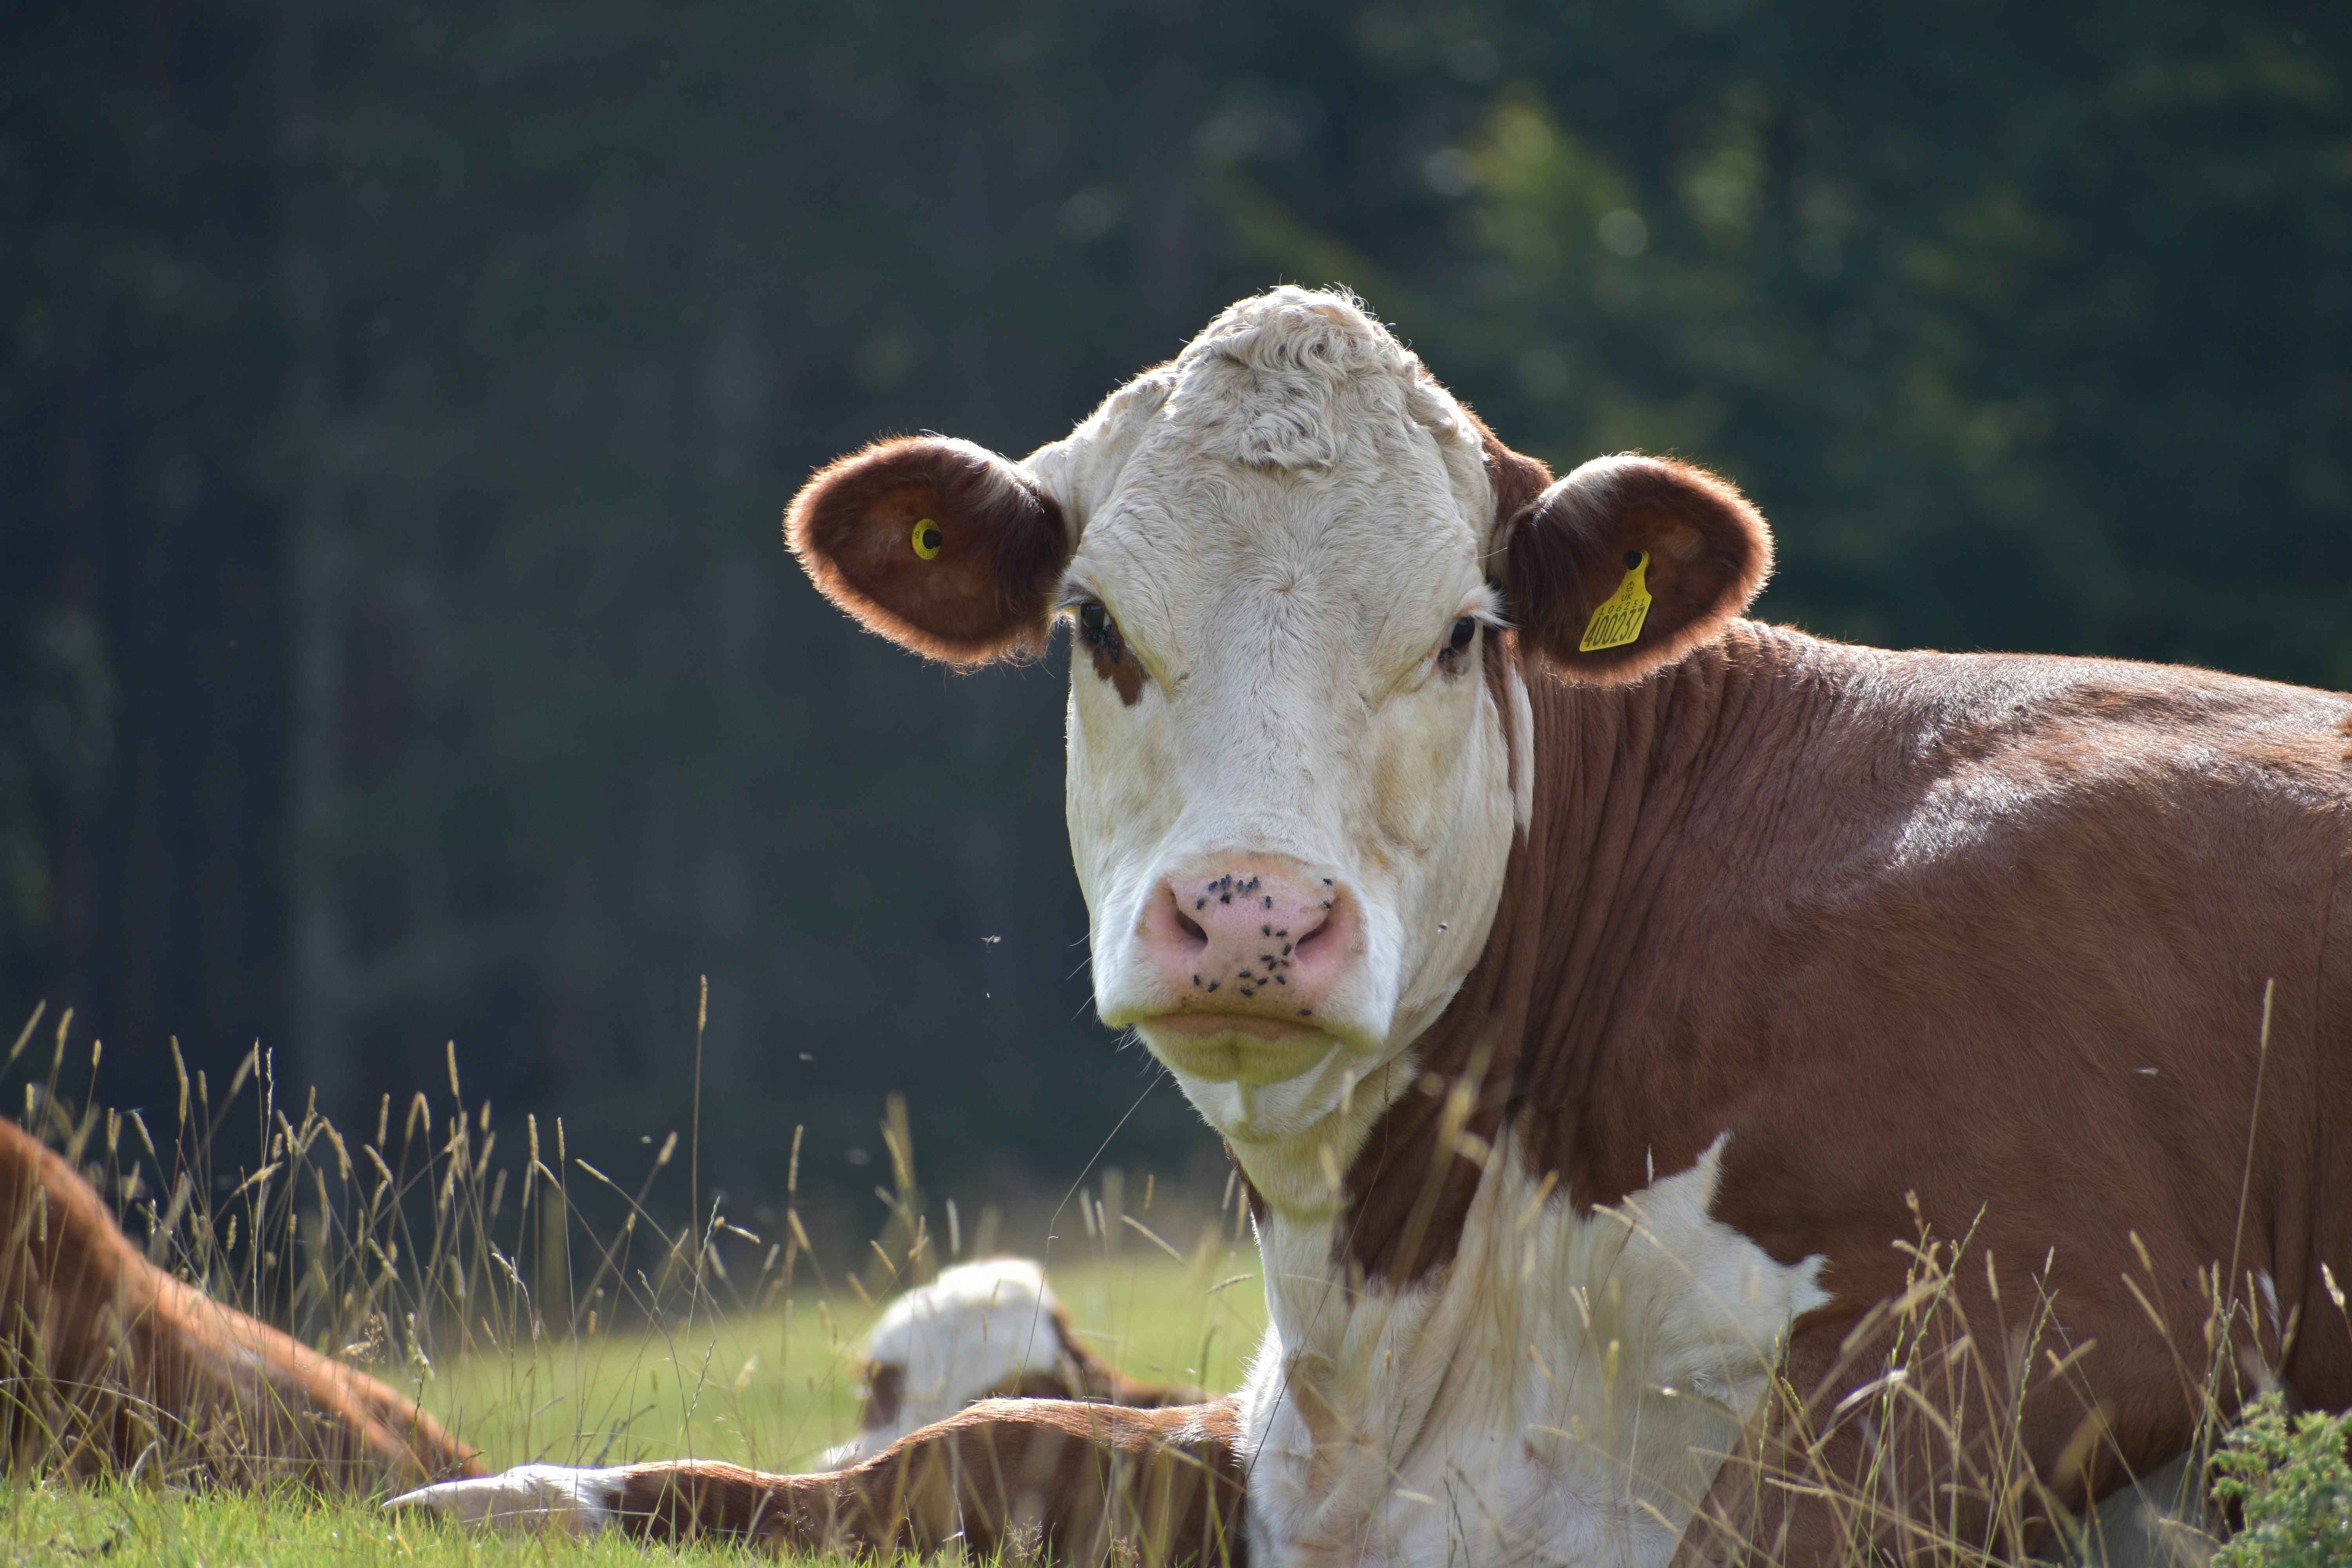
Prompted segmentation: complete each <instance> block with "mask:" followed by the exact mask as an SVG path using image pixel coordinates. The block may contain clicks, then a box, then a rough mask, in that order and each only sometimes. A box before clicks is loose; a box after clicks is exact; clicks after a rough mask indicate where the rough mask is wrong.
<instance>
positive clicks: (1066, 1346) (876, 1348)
mask: <svg viewBox="0 0 2352 1568" xmlns="http://www.w3.org/2000/svg"><path fill="white" fill-rule="evenodd" d="M858 1376H859V1382H860V1384H861V1385H862V1393H861V1394H860V1397H859V1400H858V1415H857V1435H856V1436H854V1437H852V1438H850V1440H849V1441H848V1442H846V1443H844V1444H842V1445H841V1446H840V1447H837V1448H835V1449H833V1450H831V1451H830V1452H828V1453H827V1454H826V1455H825V1460H826V1463H827V1464H828V1466H830V1467H833V1468H839V1467H841V1466H844V1465H853V1464H856V1462H857V1461H858V1460H860V1459H866V1458H873V1457H874V1456H875V1455H877V1454H879V1453H881V1452H882V1451H884V1450H885V1449H887V1448H888V1447H890V1446H891V1445H893V1444H895V1443H896V1442H898V1439H899V1438H901V1437H904V1436H908V1434H910V1433H913V1432H916V1431H919V1430H920V1429H921V1428H923V1427H925V1426H930V1425H931V1424H932V1423H934V1422H938V1421H944V1420H946V1419H947V1418H948V1417H949V1416H950V1415H955V1414H956V1413H957V1412H959V1411H961V1410H962V1409H964V1408H965V1407H966V1406H967V1405H976V1404H978V1403H979V1402H980V1401H982V1400H983V1399H1006V1398H1012V1399H1074V1400H1084V1401H1090V1402H1093V1403H1095V1404H1100V1405H1128V1406H1130V1407H1132V1408H1135V1409H1144V1410H1156V1409H1159V1408H1160V1406H1162V1405H1197V1404H1199V1403H1200V1402H1201V1401H1202V1400H1203V1399H1206V1398H1207V1397H1208V1395H1206V1394H1202V1392H1201V1391H1200V1390H1199V1389H1197V1388H1181V1387H1171V1386H1168V1385H1165V1384H1149V1383H1140V1382H1138V1381H1137V1380H1135V1379H1133V1378H1130V1377H1129V1376H1127V1375H1126V1374H1124V1373H1121V1372H1120V1371H1119V1370H1118V1368H1116V1367H1111V1366H1106V1365H1104V1364H1103V1363H1101V1362H1100V1361H1098V1360H1097V1359H1096V1358H1095V1357H1094V1355H1093V1354H1091V1353H1090V1352H1088V1351H1087V1348H1086V1345H1085V1343H1084V1342H1082V1341H1081V1340H1080V1339H1079V1337H1078V1333H1077V1331H1076V1329H1075V1328H1073V1327H1072V1326H1071V1323H1070V1314H1069V1313H1068V1312H1067V1311H1066V1310H1065V1309H1064V1308H1063V1306H1062V1303H1061V1302H1060V1301H1059V1300H1056V1299H1055V1295H1054V1292H1053V1289H1052V1288H1051V1287H1050V1286H1048V1285H1047V1284H1046V1283H1045V1270H1044V1269H1042V1268H1038V1267H1037V1265H1035V1264H1034V1263H1032V1262H1031V1261H1029V1259H1027V1258H984V1259H982V1261H980V1262H977V1263H965V1264H961V1265H959V1266H958V1267H956V1268H950V1269H946V1270H944V1271H942V1272H941V1273H940V1277H939V1278H938V1279H934V1280H932V1281H930V1283H929V1284H927V1285H923V1286H919V1287H918V1288H917V1289H912V1290H909V1291H908V1292H907V1293H906V1294H905V1295H903V1296H900V1297H899V1298H898V1300H894V1301H892V1302H891V1303H890V1305H889V1306H888V1307H887V1308H886V1309H885V1310H883V1313H882V1316H881V1317H880V1318H879V1319H877V1320H876V1321H875V1324H874V1331H873V1332H872V1333H871V1334H868V1335H867V1336H866V1354H865V1356H864V1357H863V1359H862V1361H861V1363H860V1365H859V1368H858Z"/></svg>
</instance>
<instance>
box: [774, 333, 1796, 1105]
mask: <svg viewBox="0 0 2352 1568" xmlns="http://www.w3.org/2000/svg"><path fill="white" fill-rule="evenodd" d="M786 527H787V530H788V532H789V535H790V540H791V543H792V547H793V551H794V552H795V553H796V554H797V555H798V556H799V557H800V560H801V562H802V563H803V565H804V566H805V567H806V568H807V569H808V571H809V574H810V575H811V576H812V577H814V579H815V581H816V583H817V585H818V586H819V587H820V588H822V589H823V590H824V592H825V593H826V595H829V596H830V597H831V598H833V599H834V600H835V602H836V603H837V604H839V605H842V606H843V607H844V608H845V609H846V610H848V611H849V612H850V613H851V614H852V615H854V616H856V617H857V618H858V619H859V620H861V621H863V622H864V623H865V624H866V626H869V627H871V628H872V629H874V630H876V631H877V632H879V633H881V634H882V635H883V636H885V637H889V638H891V639H892V640H894V641H897V642H898V643H900V644H902V645H904V646H906V647H910V648H913V649H915V650H916V651H918V652H920V653H923V654H927V655H929V656H930V657H932V658H940V659H943V660H946V661H949V662H950V663H956V664H976V663H981V662H985V661H988V660H992V659H996V658H1005V657H1008V656H1017V655H1019V654H1022V653H1024V652H1027V651H1031V650H1035V649H1038V648H1041V647H1043V646H1044V645H1045V642H1046V640H1047V637H1048V636H1049V634H1050V632H1051V630H1052V627H1053V625H1054V623H1055V621H1056V620H1057V619H1060V620H1066V621H1067V622H1068V623H1069V624H1070V626H1071V628H1072V632H1073V636H1074V637H1075V645H1074V652H1073V658H1072V661H1071V664H1072V670H1071V685H1070V703H1069V774H1068V799H1067V806H1068V815H1069V826H1070V844H1071V849H1072V852H1073V854H1074V855H1075V857H1076V862H1077V871H1078V879H1079V882H1080V884H1081V885H1082V887H1083V888H1084V889H1085V892H1086V898H1087V907H1088V909H1089V910H1091V911H1092V916H1093V931H1092V936H1093V946H1094V976H1095V997H1096V1005H1097V1009H1098V1011H1099V1012H1100V1014H1101V1016H1102V1019H1103V1022H1105V1023H1106V1024H1109V1025H1112V1026H1129V1025H1131V1026H1134V1027H1135V1028H1136V1029H1137V1030H1138V1031H1139V1033H1140V1035H1141V1036H1142V1037H1143V1040H1144V1042H1145V1043H1146V1044H1147V1045H1148V1046H1149V1047H1150V1049H1151V1051H1152V1052H1153V1054H1154V1055H1156V1056H1157V1057H1159V1058H1160V1060H1161V1061H1163V1062H1165V1063H1166V1064H1167V1065H1168V1067H1169V1068H1171V1070H1172V1071H1174V1072H1175V1074H1176V1075H1177V1078H1178V1080H1179V1081H1180V1082H1181V1084H1182V1085H1183V1087H1184V1089H1185V1092H1186V1093H1187V1094H1188V1095H1189V1096H1190V1097H1191V1098H1192V1101H1193V1103H1194V1104H1195V1105H1197V1106H1198V1107H1199V1108H1200V1110H1202V1113H1203V1114H1204V1115H1205V1116H1206V1117H1207V1118H1208V1119H1209V1121H1211V1122H1212V1124H1213V1125H1215V1126H1216V1127H1217V1128H1218V1129H1219V1130H1220V1131H1223V1132H1224V1133H1225V1134H1226V1135H1227V1136H1228V1137H1230V1138H1233V1139H1234V1140H1235V1141H1236V1142H1240V1143H1242V1144H1244V1146H1245V1147H1246V1146H1248V1145H1252V1144H1265V1143H1267V1142H1278V1141H1284V1140H1287V1139H1290V1138H1291V1137H1293V1136H1294V1135H1295V1134H1297V1133H1299V1132H1302V1131H1306V1130H1307V1128H1309V1127H1311V1126H1314V1125H1316V1124H1317V1123H1318V1122H1320V1121H1322V1120H1323V1119H1324V1118H1325V1117H1327V1116H1328V1115H1329V1114H1330V1113H1331V1111H1332V1110H1333V1109H1334V1108H1335V1107H1336V1106H1338V1105H1339V1104H1340V1103H1341V1102H1342V1100H1348V1101H1349V1103H1351V1104H1352V1103H1353V1102H1354V1100H1355V1099H1356V1098H1357V1097H1355V1096H1352V1095H1351V1094H1350V1093H1349V1084H1350V1083H1351V1082H1354V1081H1357V1080H1361V1079H1367V1078H1368V1077H1369V1075H1370V1069H1371V1068H1374V1067H1376V1066H1378V1065H1380V1064H1381V1063H1384V1062H1387V1061H1390V1060H1391V1059H1393V1058H1395V1057H1396V1056H1397V1055H1398V1053H1400V1052H1402V1051H1403V1050H1404V1049H1406V1048H1407V1047H1409V1046H1410V1045H1411V1043H1412V1039H1413V1037H1415V1035H1416V1034H1418V1033H1419V1031H1420V1030H1421V1029H1422V1028H1423V1027H1424V1026H1426V1025H1427V1024H1428V1023H1429V1022H1430V1021H1431V1020H1432V1019H1433V1018H1434V1017H1435V1016H1437V1014H1438V1013H1439V1012H1440V1011H1441V1010H1442V1009H1443V1008H1444V1005H1445V1004H1446V1002H1447V1001H1448V1000H1449V999H1450V998H1451V996H1452V995H1453V994H1454V991H1455V989H1456V988H1457V987H1458V986H1459V985H1460V984H1461V982H1462V980H1463V978H1464V976H1465V974H1466V973H1468V972H1469V970H1470V969H1471V967H1472V966H1473V965H1474V964H1475V962H1476V960H1477V957H1478V954H1479V952H1480V950H1481V948H1482V946H1483V944H1484V942H1485V941H1486V932H1487V928H1488V925H1489V922H1490V921H1491V920H1492V917H1493V914H1494V911H1495V907H1496V901H1497V899H1498V897H1499V894H1500V890H1501V887H1502V880H1503V873H1504V868H1505V864H1506V861H1507V858H1508V856H1509V852H1510V847H1511V842H1512V836H1513V833H1514V830H1515V821H1516V822H1517V824H1518V825H1520V826H1523V825H1524V821H1525V817H1526V813H1527V810H1528V798H1529V791H1530V788H1531V782H1532V775H1531V771H1530V770H1531V756H1530V754H1529V752H1528V746H1527V741H1528V729H1529V724H1528V718H1527V715H1528V707H1527V700H1526V694H1525V688H1524V687H1523V686H1522V685H1521V680H1522V679H1523V673H1522V669H1521V664H1522V662H1523V661H1524V662H1525V663H1526V664H1527V665H1528V667H1529V668H1528V669H1527V671H1526V672H1525V673H1526V676H1527V678H1533V679H1543V678H1557V679H1567V680H1570V681H1581V682H1590V683H1594V684H1613V683H1622V682H1627V681H1633V680H1638V679H1642V678H1643V676H1645V675H1647V674H1649V673H1650V672H1651V671H1653V670H1655V669H1657V668H1660V667H1661V666H1663V665H1665V664H1668V663H1671V662H1673V661H1674V660H1675V659H1678V658H1681V657H1682V656H1683V655H1684V654H1685V653H1687V652H1688V651H1689V650H1690V649H1692V648H1693V647H1696V646H1697V645H1699V644H1700V643H1702V642H1704V641H1706V640H1708V639H1710V638H1712V637H1714V636H1716V635H1717V633H1718V632H1719V631H1720V630H1721V629H1722V627H1723V626H1724V625H1725V623H1726V622H1727V621H1728V620H1729V619H1730V618H1731V617H1732V616H1736V615H1738V613H1739V611H1740V610H1741V609H1742V608H1743V607H1745V605H1747V604H1748V600H1749V599H1751V598H1752V597H1753V596H1754V595H1755V594H1756V591H1757V589H1758V588H1759V586H1760V585H1761V584H1762V582H1763V580H1764V576H1765V574H1766V573H1767V571H1768V570H1769V564H1770V550H1771V547H1770V542H1769V535H1768V534H1767V532H1766V531H1765V529H1764V525H1763V522H1762V521H1761V520H1760V519H1759V517H1758V516H1757V515H1756V513H1755V511H1754V510H1752V509H1751V508H1749V506H1748V504H1747V502H1746V501H1744V500H1742V499H1741V498H1740V496H1739V495H1738V492H1737V491H1736V490H1734V489H1732V488H1731V487H1730V486H1729V485H1727V484H1726V483H1724V482H1723V481H1722V480H1720V479H1715V478H1714V477H1712V476H1710V475H1708V474H1706V473H1704V472H1701V471H1700V470H1698V469H1696V468H1688V467H1685V466H1684V465H1682V464H1678V463H1672V462H1661V461H1657V460H1654V459H1652V458H1640V457H1633V456H1621V457H1614V458H1599V459H1596V460H1594V461H1592V462H1590V463H1587V464H1585V465H1584V466H1583V467H1582V468H1578V469H1577V470H1576V471H1575V472H1574V473H1572V474H1570V475H1569V476H1568V477H1567V478H1566V479H1561V480H1559V481H1558V482H1557V483H1553V482H1551V476H1550V474H1549V470H1547V469H1546V468H1544V467H1543V465H1542V464H1540V463H1538V462H1537V461H1535V460H1534V459H1533V458H1525V457H1521V456H1520V455H1518V454H1517V453H1515V452H1512V451H1510V450H1509V449H1508V448H1507V447H1503V446H1502V445H1501V444H1500V443H1499V442H1497V441H1496V440H1495V438H1494V437H1492V436H1491V435H1490V434H1489V433H1488V432H1487V431H1486V427H1485V426H1483V425H1482V424H1480V423H1479V421H1478V420H1477V419H1475V417H1474V416H1472V415H1471V414H1470V413H1469V411H1468V410H1467V409H1465V408H1464V407H1463V406H1462V405H1460V404H1459V403H1457V402H1456V401H1454V398H1453V397H1452V396H1451V395H1449V394H1447V393H1446V391H1445V390H1444V388H1443V387H1441V386H1440V385H1438V384H1437V383H1436V382H1435V381H1434V380H1433V379H1432V378H1431V376H1430V375H1429V374H1428V373H1427V372H1426V371H1425V370H1424V369H1423V367H1422V364H1421V362H1420V361H1419V360H1418V359H1417V358H1416V357H1415V356H1414V355H1413V354H1412V353H1411V352H1409V351H1408V350H1406V349H1405V348H1404V347H1403V345H1402V344H1401V343H1399V342H1397V341H1396V339H1395V338H1394V337H1392V336H1391V335H1390V333H1389V332H1388V331H1386V330H1385V329H1384V328H1382V327H1381V325H1380V324H1379V323H1378V322H1377V321H1373V320H1372V319H1371V318H1370V317H1369V316H1368V315H1367V314H1365V312H1364V311H1363V310H1361V309H1360V307H1359V306H1358V305H1357V304H1356V302H1355V301H1354V300H1351V299H1349V298H1348V297H1346V296H1344V295H1339V294H1327V293H1316V292H1310V291H1307V290H1305V289H1292V288H1284V289H1275V290H1273V291H1272V292H1270V293H1267V294H1263V295H1260V296H1257V297H1255V298H1254V299H1250V300H1243V301H1242V302H1241V303H1239V304H1237V305H1234V307H1233V308H1232V309H1230V310H1227V311H1225V313H1224V314H1223V315H1222V316H1220V317H1219V318H1218V319H1217V320H1216V321H1213V322H1212V323H1211V324H1210V326H1209V328H1208V330H1207V331H1203V332H1202V334H1201V335H1200V337H1198V338H1197V339H1195V340H1194V341H1193V342H1192V344H1191V345H1190V346H1189V347H1187V348H1186V349H1185V350H1184V352H1183V353H1181V355H1179V356H1178V357H1177V358H1176V359H1175V360H1174V361H1172V362H1171V363H1168V364H1165V365H1162V366H1160V367H1159V368H1158V369H1155V370H1151V371H1148V372H1146V373H1145V374H1143V375H1141V376H1139V378H1137V379H1136V380H1135V381H1134V382H1132V383H1130V384H1128V385H1127V386H1125V387H1123V388H1121V389H1120V390H1119V391H1118V392H1117V393H1114V394H1113V395H1111V396H1110V397H1109V398H1108V400H1107V401H1105V402H1104V404H1103V405H1102V406H1101V407H1100V408H1098V409H1097V410H1096V411H1095V413H1094V414H1093V415H1092V416H1090V417H1088V418H1087V420H1086V422H1085V423H1084V424H1082V425H1080V426H1078V427H1077V429H1076V430H1075V431H1073V432H1072V433H1071V434H1070V436H1069V437H1066V439H1064V440H1061V441H1057V442H1055V443H1054V444H1053V445H1051V446H1048V447H1042V448H1040V449H1039V450H1037V451H1035V452H1034V453H1032V454H1030V456H1029V457H1027V458H1024V459H1023V460H1021V461H1020V462H1017V463H1016V462H1013V461H1010V460H1008V459H1006V458H1002V457H999V456H997V455H996V454H994V453H992V452H989V451H986V450H983V449H982V448H981V447H974V446H972V445H971V444H970V443H967V442H961V441H951V440H943V439H938V438H932V437H921V438H909V439H902V440H894V441H887V442H882V443H880V444H877V445H876V446H873V447H868V448H866V450H865V451H863V452H859V453H856V454H855V455H853V456H851V457H848V458H842V459H841V460H840V461H838V462H836V463H835V464H833V465H832V466H831V467H830V468H825V469H824V471H822V472H821V473H819V474H818V475H816V477H815V478H814V479H812V480H810V482H809V484H808V486H807V488H806V489H803V491H802V492H801V494H800V496H799V498H798V499H797V500H794V501H793V507H792V510H791V512H790V514H789V516H788V518H787V520H786ZM1635 564H1638V567H1639V571H1640V575H1641V579H1642V585H1643V587H1645V588H1646V590H1647V592H1648V593H1649V594H1650V595H1652V601H1653V602H1652V603H1651V605H1650V607H1649V609H1648V612H1647V616H1646V617H1645V618H1644V619H1643V621H1642V624H1641V626H1640V628H1639V633H1638V636H1636V637H1633V640H1631V641H1630V642H1624V643H1622V645H1621V646H1615V647H1603V648H1601V649H1600V650H1598V651H1593V652H1584V651H1580V643H1583V642H1588V641H1592V640H1595V639H1592V638H1590V637H1588V627H1589V626H1591V624H1592V622H1593V619H1594V615H1595V612H1596V610H1597V609H1598V608H1599V607H1600V606H1601V605H1602V604H1603V602H1604V601H1606V600H1608V599H1609V598H1610V596H1611V595H1612V594H1614V593H1615V592H1616V591H1617V590H1618V589H1619V587H1620V585H1621V584H1623V583H1624V582H1625V580H1626V579H1627V577H1628V575H1629V568H1631V567H1633V565H1635ZM1507 629H1509V630H1510V631H1511V632H1512V633H1513V634H1514V639H1515V641H1516V647H1515V648H1508V647H1496V646H1494V644H1493V639H1495V638H1496V637H1502V636H1503V635H1504V634H1505V632H1506V630H1507ZM1598 640H1601V641H1606V640H1608V639H1606V638H1602V639H1598ZM1539 672H1541V673H1539ZM1514 713H1516V714H1517V719H1516V721H1514V719H1513V717H1512V715H1513V714H1514ZM1515 737H1516V748H1517V752H1518V755H1517V758H1516V759H1515V758H1514V755H1513V752H1514V749H1515V742H1514V738H1515ZM1382 1076H1383V1077H1384V1078H1389V1077H1393V1076H1394V1075H1382Z"/></svg>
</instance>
